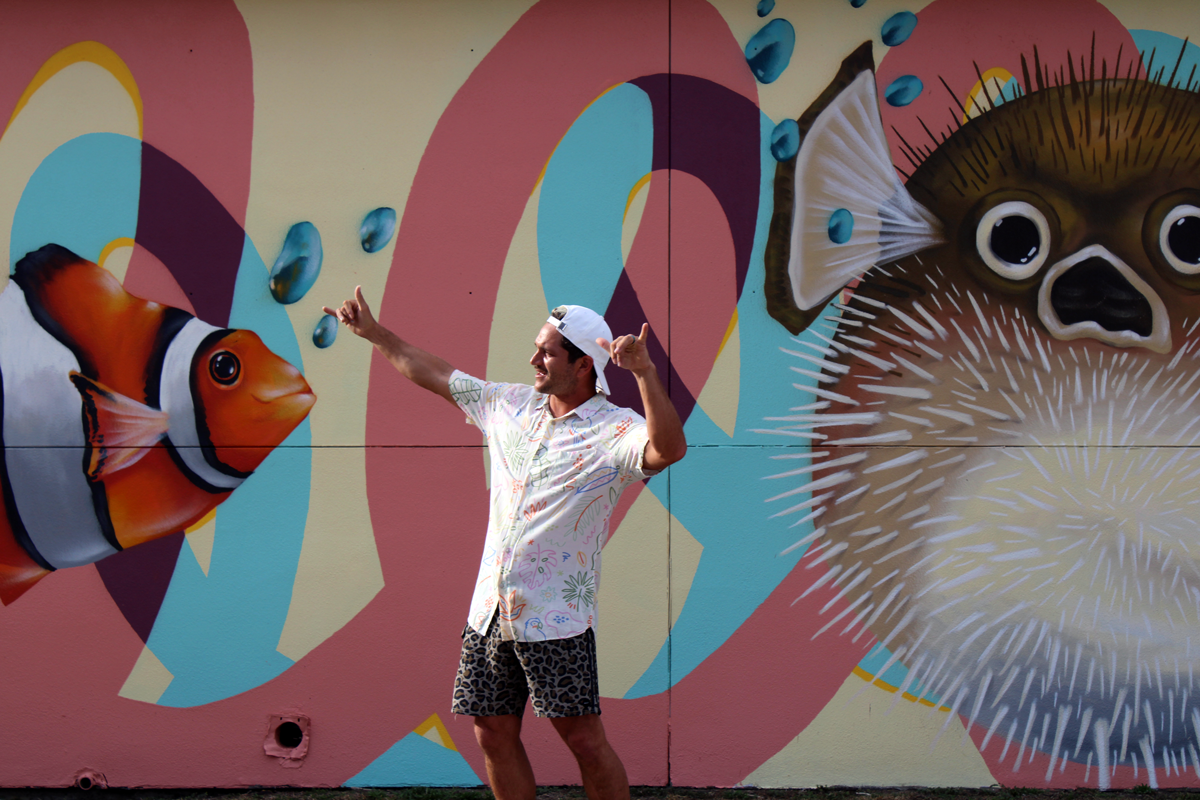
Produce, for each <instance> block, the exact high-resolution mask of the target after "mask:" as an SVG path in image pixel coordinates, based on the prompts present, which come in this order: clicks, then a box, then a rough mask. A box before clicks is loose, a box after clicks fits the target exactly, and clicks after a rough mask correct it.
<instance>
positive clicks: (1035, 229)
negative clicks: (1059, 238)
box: [975, 200, 1050, 281]
mask: <svg viewBox="0 0 1200 800" xmlns="http://www.w3.org/2000/svg"><path fill="white" fill-rule="evenodd" d="M975 249H976V250H978V251H979V256H980V258H982V259H983V263H985V264H987V265H988V267H989V268H990V269H991V270H992V271H993V272H995V273H996V274H997V275H999V276H1000V277H1002V278H1008V279H1009V280H1014V281H1019V280H1024V279H1025V278H1029V277H1031V276H1032V275H1034V273H1036V272H1037V271H1038V270H1039V269H1041V268H1042V265H1043V264H1045V263H1046V258H1047V257H1048V256H1049V255H1050V223H1049V222H1047V221H1046V215H1045V214H1043V213H1042V212H1041V211H1038V210H1037V208H1035V207H1034V206H1032V205H1030V204H1029V203H1026V202H1023V201H1021V200H1010V201H1008V202H1006V203H1000V204H999V205H997V206H996V207H995V208H991V209H989V210H988V211H987V213H986V214H984V215H983V218H982V219H981V220H979V226H978V227H977V228H976V229H975Z"/></svg>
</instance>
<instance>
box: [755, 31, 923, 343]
mask: <svg viewBox="0 0 1200 800" xmlns="http://www.w3.org/2000/svg"><path fill="white" fill-rule="evenodd" d="M797 122H798V124H799V127H800V149H799V151H798V152H797V153H796V156H795V158H792V159H790V160H787V161H781V162H780V163H779V165H778V167H776V170H775V209H774V212H773V214H772V217H771V227H770V232H769V234H768V238H767V248H766V255H765V263H766V286H765V293H766V296H767V310H768V311H769V312H770V314H771V316H772V317H774V318H775V319H776V320H778V321H779V322H780V323H782V324H783V326H784V327H785V328H787V329H788V330H789V331H791V332H792V333H799V332H800V331H801V330H803V329H804V328H806V327H808V324H809V323H810V322H812V320H813V319H814V318H815V317H816V316H817V315H818V314H819V313H820V312H821V308H822V306H824V305H825V303H826V302H827V301H828V300H829V298H830V297H832V296H833V294H834V293H835V292H837V291H838V290H839V289H841V288H842V287H844V286H846V285H847V284H848V283H850V282H851V281H853V280H854V279H855V278H857V277H859V276H860V275H862V274H863V273H864V272H866V271H867V270H869V269H870V268H871V267H873V266H875V265H876V264H887V263H890V262H892V261H895V260H897V259H900V258H904V257H905V256H908V255H912V254H913V253H917V252H920V251H921V250H924V249H926V248H929V247H933V246H935V245H938V244H941V243H942V242H943V241H944V239H943V237H942V232H941V225H940V223H939V222H938V220H937V218H936V217H934V216H933V214H932V213H930V212H929V210H928V209H926V208H925V207H924V206H922V205H921V204H919V203H917V202H916V201H915V200H913V198H912V196H911V195H910V194H909V193H908V190H907V189H905V188H904V185H903V184H902V183H900V178H899V177H898V176H897V174H896V169H895V167H893V166H892V160H891V154H890V150H889V149H888V143H887V137H886V135H885V134H884V130H883V118H882V117H881V116H880V113H879V95H878V92H877V90H876V86H875V62H874V58H873V57H872V55H871V43H870V42H864V43H863V44H862V45H861V46H860V47H859V48H858V49H857V50H855V51H854V52H853V53H851V54H850V55H849V56H847V57H846V60H845V61H843V62H842V66H841V68H840V69H839V70H838V73H837V76H836V77H834V79H833V82H832V83H830V84H829V86H828V87H827V88H826V89H825V91H824V92H822V93H821V95H820V97H818V98H817V100H816V101H815V102H814V103H813V104H812V105H811V106H809V107H808V110H806V111H805V112H804V113H803V114H802V115H801V116H800V118H799V119H798V120H797Z"/></svg>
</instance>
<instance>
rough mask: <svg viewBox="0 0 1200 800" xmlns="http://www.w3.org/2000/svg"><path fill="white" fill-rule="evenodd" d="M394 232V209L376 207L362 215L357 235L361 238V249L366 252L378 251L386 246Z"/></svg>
mask: <svg viewBox="0 0 1200 800" xmlns="http://www.w3.org/2000/svg"><path fill="white" fill-rule="evenodd" d="M395 232H396V209H394V208H388V207H386V206H384V207H383V208H377V209H375V210H374V211H372V212H371V213H369V214H367V215H366V216H365V217H363V221H362V226H361V227H360V228H359V229H358V237H359V239H361V240H362V249H363V250H366V251H367V252H368V253H378V252H379V251H380V250H382V249H383V248H385V247H387V244H388V242H390V241H391V240H392V234H393V233H395Z"/></svg>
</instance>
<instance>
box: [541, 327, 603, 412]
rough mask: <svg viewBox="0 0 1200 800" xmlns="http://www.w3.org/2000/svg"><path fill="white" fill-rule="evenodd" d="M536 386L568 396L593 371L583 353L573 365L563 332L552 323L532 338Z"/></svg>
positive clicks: (544, 391) (543, 392) (552, 392)
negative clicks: (568, 357)
mask: <svg viewBox="0 0 1200 800" xmlns="http://www.w3.org/2000/svg"><path fill="white" fill-rule="evenodd" d="M533 346H534V351H533V358H531V359H529V363H530V364H532V365H533V370H534V378H533V388H534V389H536V390H537V391H539V392H541V393H542V394H549V395H568V394H573V393H574V392H575V391H576V389H577V388H578V387H579V381H581V380H583V379H584V378H586V377H587V376H588V375H589V374H590V371H591V359H590V358H589V357H588V356H582V357H580V358H579V360H577V361H576V362H575V363H574V364H572V363H570V362H569V361H568V360H567V348H565V347H563V337H562V334H561V333H559V332H558V329H557V328H555V327H554V326H553V325H551V324H550V323H548V322H547V323H546V324H545V325H543V326H542V329H541V330H540V331H538V335H537V338H536V339H534V340H533Z"/></svg>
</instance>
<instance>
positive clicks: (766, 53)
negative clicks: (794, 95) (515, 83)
mask: <svg viewBox="0 0 1200 800" xmlns="http://www.w3.org/2000/svg"><path fill="white" fill-rule="evenodd" d="M795 49H796V29H795V28H793V27H792V23H790V22H788V21H787V20H786V19H773V20H771V21H770V22H768V23H767V24H766V25H764V26H763V28H762V30H760V31H759V32H758V33H756V34H754V35H753V36H751V37H750V41H749V42H748V43H747V44H746V63H747V64H749V65H750V71H751V72H753V73H754V77H756V78H758V80H759V82H760V83H771V82H773V81H774V80H775V79H777V78H778V77H779V76H780V75H782V74H783V71H784V70H785V69H787V66H788V64H789V63H791V60H792V52H793V51H794V50H795Z"/></svg>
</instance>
